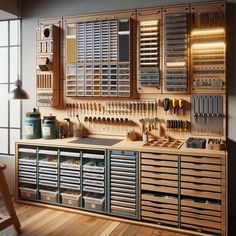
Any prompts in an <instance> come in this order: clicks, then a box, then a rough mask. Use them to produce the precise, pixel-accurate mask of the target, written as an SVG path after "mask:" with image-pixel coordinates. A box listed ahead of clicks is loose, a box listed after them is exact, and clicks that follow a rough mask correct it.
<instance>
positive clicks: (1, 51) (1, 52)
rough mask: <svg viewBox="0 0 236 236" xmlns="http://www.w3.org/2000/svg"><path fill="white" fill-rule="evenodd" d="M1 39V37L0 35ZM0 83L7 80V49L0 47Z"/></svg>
mask: <svg viewBox="0 0 236 236" xmlns="http://www.w3.org/2000/svg"><path fill="white" fill-rule="evenodd" d="M0 39H1V37H0ZM0 72H1V76H0V83H7V82H8V49H7V48H0Z"/></svg>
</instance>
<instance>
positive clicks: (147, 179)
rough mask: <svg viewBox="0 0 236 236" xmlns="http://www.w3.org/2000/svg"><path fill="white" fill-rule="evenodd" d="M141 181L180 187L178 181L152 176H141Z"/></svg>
mask: <svg viewBox="0 0 236 236" xmlns="http://www.w3.org/2000/svg"><path fill="white" fill-rule="evenodd" d="M141 183H146V184H154V185H162V186H170V187H176V188H177V187H178V181H171V180H163V179H152V178H141Z"/></svg>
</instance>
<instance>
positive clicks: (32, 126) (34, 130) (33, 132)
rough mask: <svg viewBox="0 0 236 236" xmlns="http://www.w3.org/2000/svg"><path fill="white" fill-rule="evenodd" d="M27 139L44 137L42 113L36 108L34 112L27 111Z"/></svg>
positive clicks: (25, 132)
mask: <svg viewBox="0 0 236 236" xmlns="http://www.w3.org/2000/svg"><path fill="white" fill-rule="evenodd" d="M24 136H25V139H38V138H42V132H41V117H40V113H39V112H37V111H36V109H35V108H34V111H33V112H27V113H26V118H25V130H24Z"/></svg>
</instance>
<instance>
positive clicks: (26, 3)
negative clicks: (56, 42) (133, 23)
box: [23, 0, 236, 215]
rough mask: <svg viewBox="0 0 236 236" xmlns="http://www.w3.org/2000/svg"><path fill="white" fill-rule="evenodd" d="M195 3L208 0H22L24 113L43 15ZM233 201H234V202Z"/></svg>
mask: <svg viewBox="0 0 236 236" xmlns="http://www.w3.org/2000/svg"><path fill="white" fill-rule="evenodd" d="M194 2H207V0H189V1H188V0H148V1H146V0H119V1H117V0H99V1H98V0H86V1H85V0H67V1H63V0H57V1H55V0H34V1H32V0H23V84H24V88H25V89H26V90H27V91H29V93H30V96H31V99H30V100H29V101H24V102H23V115H24V114H25V112H27V111H29V110H31V109H32V108H33V107H34V106H35V64H36V62H35V52H36V48H35V26H36V25H37V20H38V19H40V18H52V17H61V16H72V15H80V14H86V13H97V12H104V11H113V10H122V9H134V8H141V7H152V6H163V5H171V4H184V3H194ZM228 2H230V7H229V9H230V11H229V13H228V16H229V20H228V33H229V36H230V37H229V38H228V39H229V40H228V41H229V42H228V44H227V48H228V55H229V60H228V71H229V73H228V81H229V88H230V89H229V91H228V92H229V96H228V113H229V129H228V137H229V142H228V150H229V164H230V165H229V199H230V201H229V210H230V213H231V214H235V215H236V201H235V200H234V199H236V176H235V175H236V171H235V168H236V163H235V162H236V158H234V153H236V152H235V151H236V143H235V142H236V125H235V124H236V106H235V104H236V82H235V81H236V80H235V76H236V71H235V70H236V65H235V57H236V44H235V43H234V42H235V40H234V39H235V38H236V36H235V22H236V19H235V18H236V7H235V6H236V0H231V1H228ZM233 200H234V201H233Z"/></svg>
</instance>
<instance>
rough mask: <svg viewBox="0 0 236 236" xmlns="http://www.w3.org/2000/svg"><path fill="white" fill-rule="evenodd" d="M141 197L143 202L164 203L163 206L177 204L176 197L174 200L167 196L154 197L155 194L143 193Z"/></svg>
mask: <svg viewBox="0 0 236 236" xmlns="http://www.w3.org/2000/svg"><path fill="white" fill-rule="evenodd" d="M141 197H142V200H145V201H151V202H157V203H164V204H173V205H177V204H178V199H177V197H175V198H174V197H173V196H168V195H166V196H163V195H155V194H150V193H143V194H142V196H141Z"/></svg>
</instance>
